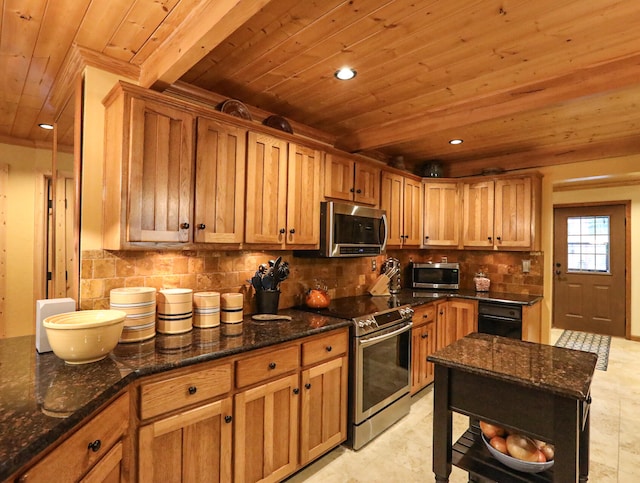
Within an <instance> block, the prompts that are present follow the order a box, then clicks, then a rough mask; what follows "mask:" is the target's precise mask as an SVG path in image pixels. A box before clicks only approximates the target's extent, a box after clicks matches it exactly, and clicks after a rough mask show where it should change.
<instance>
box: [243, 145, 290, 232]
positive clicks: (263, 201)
mask: <svg viewBox="0 0 640 483" xmlns="http://www.w3.org/2000/svg"><path fill="white" fill-rule="evenodd" d="M248 137H249V140H248V143H247V204H246V207H247V209H246V214H245V217H246V225H245V226H246V232H245V240H246V241H247V243H263V244H283V243H284V241H285V232H286V222H287V220H286V213H287V142H286V141H283V140H282V139H277V138H274V137H272V136H268V135H266V134H259V133H254V132H249V136H248Z"/></svg>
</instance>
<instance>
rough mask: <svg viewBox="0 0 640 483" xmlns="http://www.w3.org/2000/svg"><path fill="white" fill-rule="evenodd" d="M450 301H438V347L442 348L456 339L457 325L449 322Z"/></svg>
mask: <svg viewBox="0 0 640 483" xmlns="http://www.w3.org/2000/svg"><path fill="white" fill-rule="evenodd" d="M448 309H449V302H448V301H445V302H437V303H436V332H437V334H436V337H437V341H436V348H437V349H438V350H439V349H442V348H443V347H446V346H448V345H449V344H452V343H454V342H455V341H456V325H455V324H454V323H453V324H452V323H450V322H449V316H448V315H449V310H448Z"/></svg>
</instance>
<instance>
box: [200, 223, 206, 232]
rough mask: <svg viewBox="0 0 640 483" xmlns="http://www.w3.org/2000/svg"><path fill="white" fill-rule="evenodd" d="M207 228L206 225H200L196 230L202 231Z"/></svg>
mask: <svg viewBox="0 0 640 483" xmlns="http://www.w3.org/2000/svg"><path fill="white" fill-rule="evenodd" d="M206 227H207V225H205V224H204V223H200V224H199V225H198V230H204V229H205V228H206Z"/></svg>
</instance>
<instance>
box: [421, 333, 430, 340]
mask: <svg viewBox="0 0 640 483" xmlns="http://www.w3.org/2000/svg"><path fill="white" fill-rule="evenodd" d="M420 337H422V338H423V339H426V338H427V337H429V334H422V335H421V336H420Z"/></svg>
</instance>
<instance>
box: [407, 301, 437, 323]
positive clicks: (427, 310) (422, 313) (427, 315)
mask: <svg viewBox="0 0 640 483" xmlns="http://www.w3.org/2000/svg"><path fill="white" fill-rule="evenodd" d="M414 310H415V312H414V314H413V326H414V327H417V326H421V325H424V324H426V323H429V322H435V321H436V307H435V305H434V304H428V305H421V306H419V307H415V308H414Z"/></svg>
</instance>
